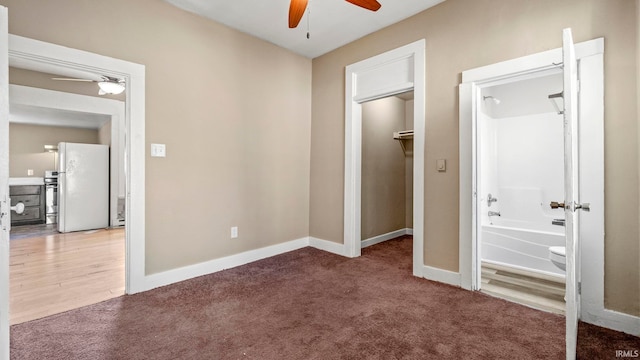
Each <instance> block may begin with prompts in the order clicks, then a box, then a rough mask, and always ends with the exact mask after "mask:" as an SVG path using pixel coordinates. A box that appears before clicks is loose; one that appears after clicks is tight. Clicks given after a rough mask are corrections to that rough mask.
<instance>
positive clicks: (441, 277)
mask: <svg viewBox="0 0 640 360" xmlns="http://www.w3.org/2000/svg"><path fill="white" fill-rule="evenodd" d="M422 277H423V278H425V279H428V280H433V281H437V282H441V283H445V284H449V285H453V286H458V287H459V286H460V273H457V272H453V271H449V270H444V269H438V268H434V267H431V266H427V265H425V266H424V267H423V268H422Z"/></svg>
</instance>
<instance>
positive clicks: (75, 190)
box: [58, 142, 109, 233]
mask: <svg viewBox="0 0 640 360" xmlns="http://www.w3.org/2000/svg"><path fill="white" fill-rule="evenodd" d="M58 155H59V161H58V231H59V232H62V233H66V232H71V231H82V230H91V229H100V228H106V227H107V226H108V225H109V146H107V145H96V144H76V143H67V142H61V143H59V144H58Z"/></svg>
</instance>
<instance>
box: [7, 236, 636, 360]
mask: <svg viewBox="0 0 640 360" xmlns="http://www.w3.org/2000/svg"><path fill="white" fill-rule="evenodd" d="M411 243H412V241H411V238H399V239H395V240H391V241H387V242H385V243H381V244H378V245H375V246H371V247H368V248H365V249H363V251H362V253H363V256H361V257H359V258H356V259H348V258H344V257H340V256H337V255H333V254H330V253H326V252H323V251H320V250H317V249H313V248H304V249H300V250H296V251H292V252H289V253H286V254H282V255H279V256H275V257H272V258H269V259H265V260H261V261H257V262H254V263H251V264H248V265H245V266H241V267H237V268H234V269H229V270H226V271H222V272H219V273H215V274H212V275H207V276H203V277H199V278H195V279H191V280H188V281H183V282H181V283H178V284H173V285H169V286H165V287H162V288H158V289H154V290H151V291H148V292H145V293H142V294H136V295H128V296H123V297H119V298H115V299H111V300H108V301H104V302H101V303H98V304H95V305H91V306H87V307H83V308H80V309H76V310H72V311H68V312H65V313H62V314H58V315H53V316H50V317H47V318H43V319H40V320H34V321H30V322H27V323H23V324H18V325H14V326H12V327H11V359H16V360H17V359H278V360H280V359H563V358H564V318H563V317H562V316H559V315H555V314H551V313H546V312H542V311H538V310H534V309H530V308H528V307H525V306H521V305H518V304H514V303H510V302H507V301H504V300H501V299H497V298H493V297H490V296H488V295H485V294H481V293H478V292H470V291H465V290H462V289H459V288H455V287H452V286H448V285H444V284H440V283H435V282H431V281H427V280H424V279H418V278H415V277H413V276H412V275H411V248H412V247H411V246H412V244H411ZM579 343H580V345H579V347H580V349H579V352H578V354H579V358H582V359H615V358H616V353H615V351H616V350H635V349H640V339H639V338H637V337H633V336H630V335H626V334H622V333H618V332H615V331H611V330H608V329H602V328H599V327H596V326H592V325H588V324H581V326H580V339H579Z"/></svg>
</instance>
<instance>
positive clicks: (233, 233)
mask: <svg viewBox="0 0 640 360" xmlns="http://www.w3.org/2000/svg"><path fill="white" fill-rule="evenodd" d="M237 237H238V227H237V226H234V227H232V228H231V238H232V239H236V238H237Z"/></svg>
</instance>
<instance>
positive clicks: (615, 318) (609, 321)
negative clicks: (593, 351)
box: [580, 309, 640, 336]
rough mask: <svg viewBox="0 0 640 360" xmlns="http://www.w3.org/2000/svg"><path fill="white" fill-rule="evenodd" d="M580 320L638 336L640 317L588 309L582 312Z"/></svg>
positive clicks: (639, 333) (639, 334)
mask: <svg viewBox="0 0 640 360" xmlns="http://www.w3.org/2000/svg"><path fill="white" fill-rule="evenodd" d="M583 310H584V309H583ZM580 320H582V321H584V322H586V323H589V324H593V325H598V326H602V327H605V328H608V329H612V330H616V331H621V332H623V333H627V334H631V335H635V336H640V317H637V316H633V315H629V314H625V313H621V312H617V311H613V310H607V309H600V310H598V309H588V310H585V311H582V314H581V319H580Z"/></svg>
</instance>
